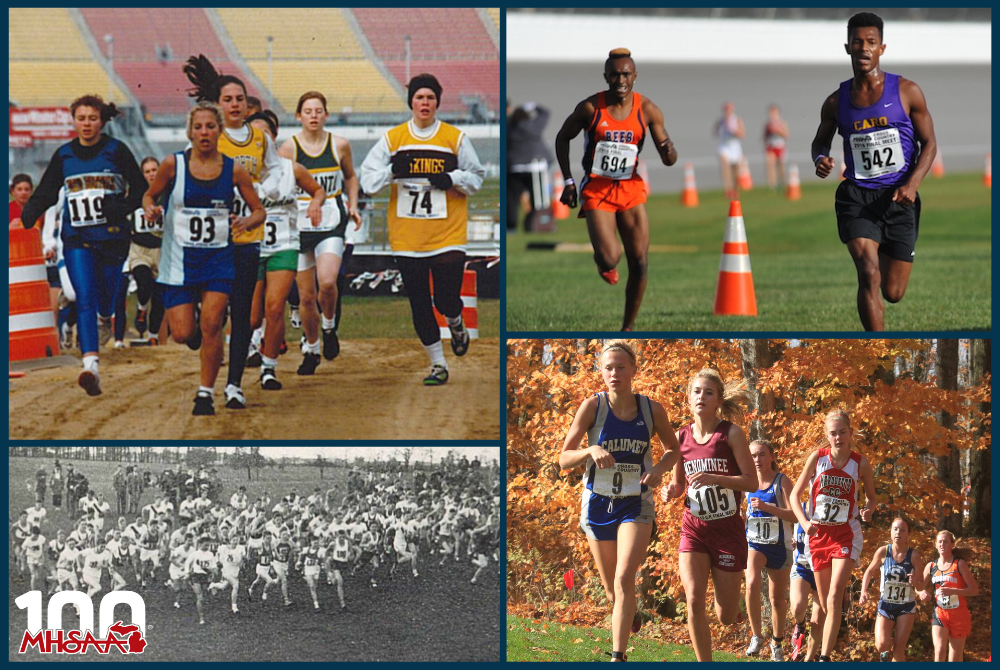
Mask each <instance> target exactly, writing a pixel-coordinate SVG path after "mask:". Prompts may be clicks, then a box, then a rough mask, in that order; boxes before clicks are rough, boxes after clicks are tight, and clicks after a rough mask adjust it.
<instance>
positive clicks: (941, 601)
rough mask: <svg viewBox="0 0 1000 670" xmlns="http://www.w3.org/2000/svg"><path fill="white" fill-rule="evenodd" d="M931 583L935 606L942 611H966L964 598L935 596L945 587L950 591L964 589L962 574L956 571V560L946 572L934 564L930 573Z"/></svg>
mask: <svg viewBox="0 0 1000 670" xmlns="http://www.w3.org/2000/svg"><path fill="white" fill-rule="evenodd" d="M931 583H933V584H934V594H935V596H936V598H935V601H936V603H937V606H938V607H940V608H941V609H943V610H953V609H967V606H966V604H965V596H942V595H937V591H938V589H940V588H941V587H947V588H950V589H964V588H965V587H966V586H967V584H966V583H965V578H964V577H962V573H961V572H959V571H958V559H957V558H956V559H954V560H952V562H951V565H950V566H949V567H948V569H947V570H942V569H941V568H940V567H938V564H937V561H935V562H934V569H933V570H932V571H931Z"/></svg>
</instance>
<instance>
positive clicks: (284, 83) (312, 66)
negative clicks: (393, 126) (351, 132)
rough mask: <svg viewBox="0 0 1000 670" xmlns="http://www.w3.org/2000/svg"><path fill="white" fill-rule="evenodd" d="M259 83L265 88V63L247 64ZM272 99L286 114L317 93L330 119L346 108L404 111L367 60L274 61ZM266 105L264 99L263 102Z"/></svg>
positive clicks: (397, 99) (355, 111)
mask: <svg viewBox="0 0 1000 670" xmlns="http://www.w3.org/2000/svg"><path fill="white" fill-rule="evenodd" d="M247 65H248V66H249V67H250V69H251V70H253V72H254V74H255V75H256V76H257V78H258V79H260V81H262V82H263V83H264V85H265V86H268V85H269V84H268V82H269V81H270V79H269V73H268V63H267V61H266V60H252V61H247ZM273 70H274V84H273V86H272V90H271V92H272V93H273V94H274V97H275V100H276V101H277V102H278V103H279V104H280V105H281V106H282V107H283V108H284V109H285V110H286V111H288V112H289V113H292V112H294V111H295V107H296V105H297V103H298V100H299V96H300V95H302V94H303V93H305V92H306V91H319V92H320V93H322V94H323V95H325V96H326V99H327V106H328V107H329V110H330V114H331V116H334V117H335V116H336V115H337V113H339V112H341V111H343V110H344V108H345V107H349V108H350V109H351V111H352V112H353V113H368V112H380V113H386V112H405V111H406V109H407V107H406V103H405V102H404V100H403V98H402V96H400V95H399V93H398V92H397V91H396V90H395V89H394V88H393V87H392V86H391V85H390V84H389V82H388V81H386V79H385V77H383V76H382V73H381V72H379V71H378V69H376V67H375V66H374V65H373V64H372V63H371V62H370V61H368V60H275V61H274V64H273ZM264 100H265V104H266V103H267V98H265V99H264Z"/></svg>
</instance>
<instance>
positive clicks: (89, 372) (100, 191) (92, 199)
mask: <svg viewBox="0 0 1000 670" xmlns="http://www.w3.org/2000/svg"><path fill="white" fill-rule="evenodd" d="M70 112H71V113H72V115H73V126H74V128H75V129H76V135H77V136H76V139H74V140H73V141H72V142H69V143H67V144H64V145H62V146H61V147H59V148H58V149H57V150H56V152H55V154H53V155H52V160H51V161H50V162H49V166H48V168H46V170H45V174H44V175H42V180H41V182H40V183H39V184H38V189H37V190H35V192H34V194H32V196H31V199H30V200H28V203H27V204H26V205H25V206H24V211H23V212H22V215H21V218H22V219H23V221H24V225H25V227H27V228H31V227H32V226H34V225H35V223H36V222H37V221H38V219H39V218H41V217H42V216H43V215H44V214H45V210H47V209H48V208H49V207H51V206H52V205H54V204H56V202H57V201H58V200H59V193H60V191H62V190H63V189H65V191H64V195H65V202H64V204H63V211H62V226H61V230H60V235H61V240H62V248H63V258H65V261H66V269H67V271H68V272H69V277H70V281H71V283H72V285H73V289H74V291H75V292H76V305H77V311H78V315H79V316H78V324H79V338H80V350H81V351H82V352H83V371H82V372H81V373H80V377H79V380H78V381H79V384H80V386H81V387H82V388H83V389H84V390H85V391H86V392H87V394H88V395H91V396H96V395H100V394H101V378H100V375H99V374H98V368H97V358H98V350H99V349H100V346H101V345H102V344H106V343H107V342H108V340H110V339H111V316H112V314H113V312H114V303H115V291H116V289H117V287H118V275H119V274H120V273H121V269H122V265H123V264H124V263H125V259H126V258H128V251H129V239H130V238H129V236H130V226H129V218H128V217H129V215H130V214H131V213H132V212H134V211H135V209H136V208H137V207H138V206H139V203H140V200H141V198H142V194H143V193H144V192H145V191H146V180H145V179H144V178H143V176H142V171H141V170H140V169H139V166H138V164H136V162H135V157H134V156H133V155H132V152H131V151H129V148H128V147H127V146H125V144H123V143H122V142H121V141H119V140H117V139H115V138H113V137H108V136H107V135H104V134H103V133H102V132H101V131H102V130H103V129H104V126H105V124H107V123H108V121H110V120H111V119H113V118H114V117H116V116H118V114H119V112H118V109H117V108H116V107H115V105H114V103H107V104H105V102H104V100H103V99H102V98H101V97H100V96H98V95H85V96H83V97H82V98H77V99H76V100H74V101H73V104H72V105H70Z"/></svg>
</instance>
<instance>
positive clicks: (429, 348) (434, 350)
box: [424, 340, 448, 367]
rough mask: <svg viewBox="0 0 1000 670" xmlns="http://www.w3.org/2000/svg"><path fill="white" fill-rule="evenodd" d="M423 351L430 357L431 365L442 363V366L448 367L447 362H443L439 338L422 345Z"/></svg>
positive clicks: (442, 349)
mask: <svg viewBox="0 0 1000 670" xmlns="http://www.w3.org/2000/svg"><path fill="white" fill-rule="evenodd" d="M424 351H426V352H427V355H428V356H429V357H430V359H431V365H443V366H444V367H448V364H447V363H445V362H444V347H443V346H442V344H441V341H440V340H438V341H437V342H435V343H434V344H431V345H424Z"/></svg>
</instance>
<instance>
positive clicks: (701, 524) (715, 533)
mask: <svg viewBox="0 0 1000 670" xmlns="http://www.w3.org/2000/svg"><path fill="white" fill-rule="evenodd" d="M747 551H748V547H747V535H746V523H745V522H744V520H743V517H742V516H740V515H739V514H734V515H733V516H729V517H725V518H723V519H713V520H712V521H702V520H701V519H698V518H695V516H694V515H693V514H691V512H689V511H688V510H684V517H683V518H682V519H681V542H680V546H679V547H678V553H681V554H683V553H685V552H692V553H697V554H708V556H709V558H710V559H711V561H712V567H714V568H718V569H719V570H722V571H723V572H742V571H743V570H746V569H747Z"/></svg>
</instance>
